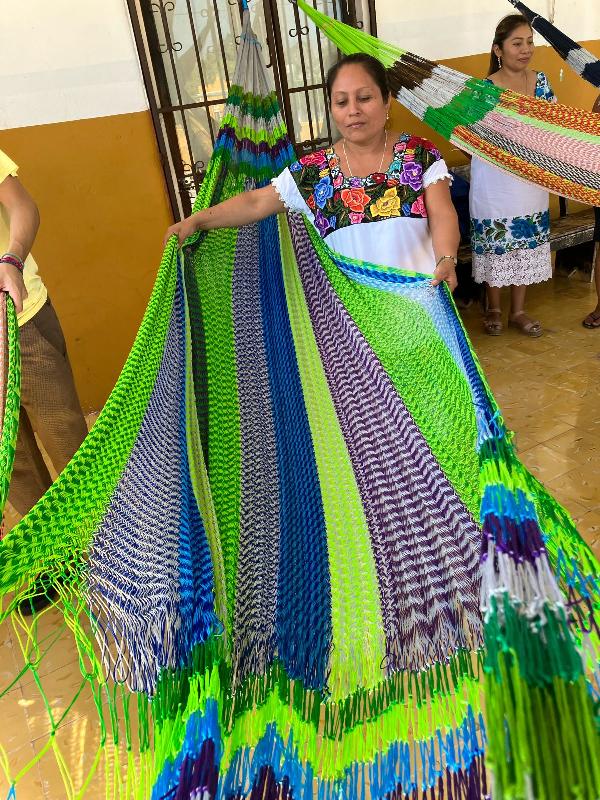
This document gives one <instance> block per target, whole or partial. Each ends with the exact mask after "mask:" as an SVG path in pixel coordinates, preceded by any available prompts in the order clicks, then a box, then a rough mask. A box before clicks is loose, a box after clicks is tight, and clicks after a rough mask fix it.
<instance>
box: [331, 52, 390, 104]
mask: <svg viewBox="0 0 600 800" xmlns="http://www.w3.org/2000/svg"><path fill="white" fill-rule="evenodd" d="M347 64H360V66H361V67H362V68H363V69H364V70H366V71H367V72H368V73H369V75H370V76H371V77H372V78H373V80H374V81H375V83H376V84H377V86H378V87H379V91H380V92H381V96H382V97H383V102H384V103H385V102H386V101H387V99H388V97H389V96H390V85H389V83H388V79H387V72H386V69H385V67H384V66H383V64H382V63H381V61H379V60H378V59H377V58H374V57H373V56H370V55H369V54H368V53H351V54H350V55H349V56H344V57H343V58H341V59H340V60H339V61H338V62H337V64H334V65H333V67H331V69H330V70H329V72H328V73H327V83H326V86H327V96H328V97H329V102H330V103H331V90H332V88H333V84H334V83H335V79H336V78H337V76H338V74H339V71H340V70H341V69H342V67H345V66H346V65H347Z"/></svg>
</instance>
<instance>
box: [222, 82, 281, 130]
mask: <svg viewBox="0 0 600 800" xmlns="http://www.w3.org/2000/svg"><path fill="white" fill-rule="evenodd" d="M227 105H228V106H234V107H236V108H237V109H238V111H237V113H238V116H242V115H244V114H248V115H251V116H253V117H255V118H256V120H258V121H260V122H263V121H264V122H265V123H266V122H268V121H269V120H270V119H273V117H276V116H277V114H278V113H279V102H278V100H277V95H276V94H275V92H271V93H270V94H267V95H262V96H261V95H257V94H253V93H252V92H246V91H244V89H243V88H242V87H241V86H239V85H238V86H232V87H231V88H230V90H229V94H228V95H227ZM221 125H223V122H221Z"/></svg>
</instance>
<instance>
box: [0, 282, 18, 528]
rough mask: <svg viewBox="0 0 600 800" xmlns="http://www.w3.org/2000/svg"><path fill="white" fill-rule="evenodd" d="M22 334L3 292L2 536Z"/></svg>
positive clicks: (0, 370)
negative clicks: (19, 332) (20, 337)
mask: <svg viewBox="0 0 600 800" xmlns="http://www.w3.org/2000/svg"><path fill="white" fill-rule="evenodd" d="M20 377H21V373H20V370H19V338H18V334H17V316H16V314H15V307H14V305H13V302H12V300H11V299H10V297H9V295H8V294H6V292H0V539H1V538H2V535H3V529H2V523H1V520H2V512H3V511H4V506H5V504H6V498H7V496H8V485H9V482H10V476H11V474H12V467H13V460H14V455H15V442H16V438H17V427H18V425H19V389H20Z"/></svg>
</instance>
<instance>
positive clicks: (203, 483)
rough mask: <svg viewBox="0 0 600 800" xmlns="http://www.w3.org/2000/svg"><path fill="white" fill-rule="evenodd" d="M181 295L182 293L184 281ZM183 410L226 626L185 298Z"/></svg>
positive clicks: (217, 595) (191, 465)
mask: <svg viewBox="0 0 600 800" xmlns="http://www.w3.org/2000/svg"><path fill="white" fill-rule="evenodd" d="M183 284H184V292H185V281H183ZM185 330H186V336H185V406H186V442H187V455H188V463H189V470H190V479H191V483H192V488H193V491H194V497H195V498H196V502H197V504H198V508H199V509H200V515H201V517H202V521H203V523H204V530H205V532H206V538H207V540H208V545H209V547H210V553H211V557H212V565H213V582H214V593H215V613H216V614H217V616H218V618H219V619H220V620H221V622H223V624H226V621H227V594H226V588H225V564H224V561H223V551H222V549H221V540H220V537H219V529H218V525H217V516H216V513H215V508H214V505H213V500H212V495H211V491H210V485H209V482H208V475H207V472H206V465H205V463H204V455H203V452H202V443H201V440H200V430H199V427H198V417H197V412H196V397H195V392H194V375H193V368H192V341H191V328H190V315H189V307H188V302H187V297H186V302H185Z"/></svg>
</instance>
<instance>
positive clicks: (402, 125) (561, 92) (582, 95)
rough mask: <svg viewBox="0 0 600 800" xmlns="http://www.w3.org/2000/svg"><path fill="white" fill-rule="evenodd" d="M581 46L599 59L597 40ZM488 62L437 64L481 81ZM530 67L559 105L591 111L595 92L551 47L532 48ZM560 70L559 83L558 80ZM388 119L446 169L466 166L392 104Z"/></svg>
mask: <svg viewBox="0 0 600 800" xmlns="http://www.w3.org/2000/svg"><path fill="white" fill-rule="evenodd" d="M581 44H582V45H583V47H585V48H587V49H588V50H590V52H592V53H593V54H594V55H596V56H598V58H600V40H599V39H596V40H595V41H591V42H582V43H581ZM489 58H490V57H489V53H481V54H478V55H473V56H464V57H462V58H450V59H446V60H444V61H442V62H440V63H442V64H446V65H447V66H448V67H452V69H456V70H458V71H459V72H464V73H466V74H467V75H473V76H474V77H476V78H484V77H486V75H487V69H488V65H489ZM532 67H533V68H534V69H537V70H541V71H542V72H545V73H546V75H547V76H548V80H549V81H550V83H551V85H552V88H553V89H554V91H555V93H556V96H557V97H558V100H559V102H561V103H565V104H566V105H569V106H574V107H576V108H585V109H586V110H591V108H592V105H593V104H594V100H595V99H596V97H597V96H598V94H599V91H598V90H597V89H595V88H594V87H593V86H592V85H591V84H590V83H588V82H587V81H584V80H583V79H582V78H580V77H579V76H578V75H577V74H576V73H575V72H574V71H573V70H572V69H571V67H569V66H568V65H567V64H566V63H565V62H564V61H563V59H562V58H561V57H560V56H559V55H558V54H557V53H555V51H554V50H553V49H552V48H551V47H545V46H544V47H536V50H535V55H534V58H533V61H532ZM561 69H562V70H563V80H562V81H561V80H560V71H561ZM390 116H391V119H392V122H393V124H394V127H395V128H397V129H398V130H403V131H410V132H411V133H415V134H417V135H419V136H425V137H426V138H428V139H431V140H432V141H433V142H434V143H435V144H436V146H437V147H439V149H440V151H441V152H442V154H443V156H444V158H445V159H446V162H447V163H448V164H449V166H456V165H458V164H464V163H466V161H467V158H466V156H465V155H464V153H462V152H461V151H460V150H458V149H457V148H455V147H453V146H452V145H450V144H449V143H448V142H446V141H445V140H444V139H442V137H441V136H438V135H437V134H435V133H434V132H433V131H432V130H431V128H429V127H428V126H427V125H425V124H424V123H423V122H421V121H420V120H417V119H416V117H414V116H413V115H412V114H411V113H410V112H409V111H407V110H406V109H405V108H403V107H402V106H401V105H400V104H399V103H394V104H393V108H392V113H391V115H390ZM550 207H551V210H552V213H553V215H556V214H557V213H558V198H556V197H554V196H552V197H551V202H550ZM579 208H584V206H583V205H581V204H577V203H573V202H570V203H569V209H570V210H573V211H575V210H577V209H579Z"/></svg>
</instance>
